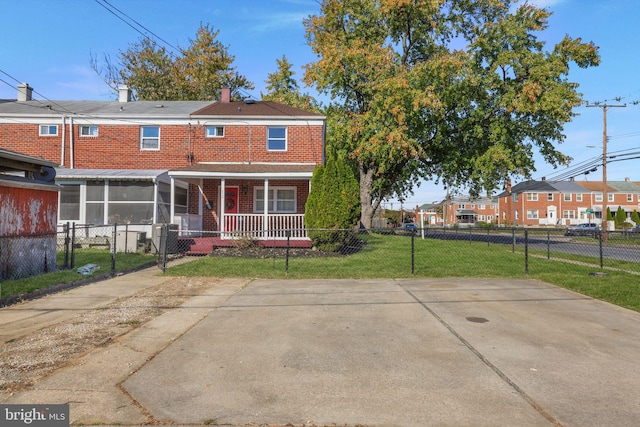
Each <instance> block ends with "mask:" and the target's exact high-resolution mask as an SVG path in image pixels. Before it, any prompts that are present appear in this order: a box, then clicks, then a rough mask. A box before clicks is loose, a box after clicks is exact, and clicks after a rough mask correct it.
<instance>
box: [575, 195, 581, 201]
mask: <svg viewBox="0 0 640 427" xmlns="http://www.w3.org/2000/svg"><path fill="white" fill-rule="evenodd" d="M581 201H582V193H576V202H581Z"/></svg>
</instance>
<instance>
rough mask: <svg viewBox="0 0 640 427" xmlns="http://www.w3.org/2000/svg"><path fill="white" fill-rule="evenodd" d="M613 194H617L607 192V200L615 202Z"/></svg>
mask: <svg viewBox="0 0 640 427" xmlns="http://www.w3.org/2000/svg"><path fill="white" fill-rule="evenodd" d="M613 196H615V194H612V193H607V200H608V201H610V202H613Z"/></svg>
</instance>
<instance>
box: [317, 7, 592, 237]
mask: <svg viewBox="0 0 640 427" xmlns="http://www.w3.org/2000/svg"><path fill="white" fill-rule="evenodd" d="M512 3H513V1H511V0H473V1H470V0H323V1H322V4H321V14H320V15H318V16H311V17H310V18H309V19H308V20H306V21H305V25H306V27H307V40H308V43H309V45H310V46H311V48H312V49H313V51H314V53H315V54H316V55H317V56H318V60H317V61H315V62H313V63H311V64H308V65H307V67H306V72H305V77H304V79H305V82H306V83H307V84H311V85H315V86H316V88H317V89H318V90H319V91H320V93H323V94H328V95H330V96H331V98H332V105H331V107H330V108H329V109H328V111H330V112H332V113H333V114H335V120H333V121H332V123H333V124H334V127H333V128H332V129H331V132H336V133H335V135H336V136H337V138H336V140H334V141H333V143H335V144H339V147H337V148H336V147H334V148H333V150H338V151H344V152H346V153H348V155H349V158H350V159H351V160H352V161H353V162H354V163H355V166H356V168H357V170H358V171H359V179H360V200H361V204H362V214H361V223H362V224H363V225H364V226H366V227H370V224H371V218H372V215H373V213H374V211H375V209H376V208H377V207H378V206H379V204H380V202H381V201H382V200H384V199H385V198H387V197H392V196H396V197H401V196H403V195H405V194H407V193H408V192H410V191H411V189H412V188H413V187H414V186H415V185H416V184H417V183H418V182H419V180H420V179H421V178H422V179H435V180H436V181H442V182H443V183H445V184H446V185H448V186H466V187H468V188H470V191H471V193H472V194H477V193H479V192H481V191H482V190H487V191H491V190H493V189H495V188H498V187H499V186H501V185H502V184H503V183H504V182H505V181H506V179H507V178H508V177H510V176H516V175H521V176H528V175H530V174H531V172H532V171H534V170H535V168H534V164H533V160H532V157H533V152H534V149H537V150H538V151H539V152H540V153H541V154H542V155H543V156H544V158H545V160H546V161H547V162H549V163H550V164H553V165H558V164H564V163H566V162H567V161H568V158H567V157H566V156H565V155H563V154H562V153H561V152H560V151H558V149H557V148H556V145H557V144H558V143H561V142H562V141H563V139H564V135H563V134H562V129H563V125H564V124H565V123H566V122H568V121H570V120H571V118H572V117H573V115H574V113H573V108H574V107H576V106H578V105H579V104H580V103H581V95H580V94H579V93H578V92H577V84H575V83H572V82H570V81H568V79H567V75H568V71H569V65H570V63H575V64H577V65H578V66H580V67H588V66H592V65H597V64H598V62H599V57H598V53H597V48H596V47H595V46H594V45H593V44H591V43H582V42H581V40H580V39H572V38H570V37H569V36H566V37H565V38H564V39H563V40H562V41H561V42H560V43H558V44H557V45H555V46H554V47H553V49H552V50H551V51H546V50H545V43H544V42H543V41H541V40H539V39H538V37H537V35H536V33H538V32H540V31H542V30H544V29H545V28H546V27H547V20H548V17H549V16H550V13H549V12H548V11H547V10H545V9H538V8H536V7H534V6H531V5H529V4H527V3H525V4H524V5H522V6H520V7H518V8H517V9H516V8H515V7H514V6H513V5H512ZM328 114H329V115H330V116H331V114H330V113H328Z"/></svg>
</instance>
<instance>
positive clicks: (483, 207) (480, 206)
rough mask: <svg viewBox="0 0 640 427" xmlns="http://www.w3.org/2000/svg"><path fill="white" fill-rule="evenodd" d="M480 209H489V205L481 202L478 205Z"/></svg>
mask: <svg viewBox="0 0 640 427" xmlns="http://www.w3.org/2000/svg"><path fill="white" fill-rule="evenodd" d="M478 209H487V205H485V204H482V203H481V204H479V205H478Z"/></svg>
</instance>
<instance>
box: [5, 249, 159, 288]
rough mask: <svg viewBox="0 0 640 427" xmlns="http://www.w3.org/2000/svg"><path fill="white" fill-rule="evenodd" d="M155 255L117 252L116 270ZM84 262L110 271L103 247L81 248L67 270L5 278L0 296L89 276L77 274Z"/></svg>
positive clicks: (60, 260)
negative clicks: (23, 277) (72, 266)
mask: <svg viewBox="0 0 640 427" xmlns="http://www.w3.org/2000/svg"><path fill="white" fill-rule="evenodd" d="M63 257H64V253H63V252H58V254H57V258H58V259H57V261H56V264H57V265H59V266H60V265H63V264H64V258H63ZM154 260H155V256H153V255H144V254H140V253H128V254H125V253H117V254H116V272H122V271H126V270H129V269H131V268H135V267H139V266H141V265H144V264H146V263H148V262H151V261H154ZM85 264H97V265H99V266H100V269H99V270H97V271H96V272H95V273H94V276H95V275H97V274H104V273H109V272H110V271H111V252H110V251H107V250H104V249H82V250H78V251H76V252H75V268H74V269H72V270H71V269H68V270H59V271H56V272H52V273H47V274H41V275H39V276H34V277H28V278H25V279H18V280H7V281H4V282H0V297H1V298H5V297H8V296H11V295H18V294H23V293H30V292H33V291H35V290H38V289H44V288H47V287H49V286H53V285H58V284H61V283H68V282H73V281H76V280H81V279H85V278H87V277H91V276H83V275H81V274H78V273H77V271H76V269H77V268H78V267H81V266H83V265H85Z"/></svg>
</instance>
